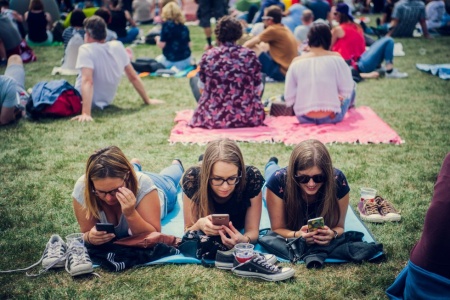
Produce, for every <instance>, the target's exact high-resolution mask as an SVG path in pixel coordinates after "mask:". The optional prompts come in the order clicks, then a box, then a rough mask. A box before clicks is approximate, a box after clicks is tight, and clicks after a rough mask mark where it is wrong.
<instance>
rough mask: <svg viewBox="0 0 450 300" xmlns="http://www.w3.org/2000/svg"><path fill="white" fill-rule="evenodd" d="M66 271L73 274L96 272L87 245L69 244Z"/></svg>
mask: <svg viewBox="0 0 450 300" xmlns="http://www.w3.org/2000/svg"><path fill="white" fill-rule="evenodd" d="M67 254H68V255H67V260H66V271H67V272H69V274H70V275H72V276H78V275H83V274H89V273H92V272H94V268H93V266H92V261H91V258H90V257H89V254H88V252H87V249H86V247H84V245H82V244H80V243H73V244H71V245H69V249H68V250H67Z"/></svg>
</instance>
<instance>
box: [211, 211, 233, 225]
mask: <svg viewBox="0 0 450 300" xmlns="http://www.w3.org/2000/svg"><path fill="white" fill-rule="evenodd" d="M211 219H212V223H213V225H216V226H221V225H224V226H227V227H228V224H230V215H229V214H212V215H211Z"/></svg>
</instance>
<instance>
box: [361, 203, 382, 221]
mask: <svg viewBox="0 0 450 300" xmlns="http://www.w3.org/2000/svg"><path fill="white" fill-rule="evenodd" d="M358 211H359V216H360V217H361V220H364V221H367V222H374V223H383V222H384V218H383V216H382V215H381V214H380V212H379V211H378V203H377V202H376V201H375V200H374V199H368V200H364V201H359V203H358Z"/></svg>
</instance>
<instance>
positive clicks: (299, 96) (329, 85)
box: [284, 55, 355, 116]
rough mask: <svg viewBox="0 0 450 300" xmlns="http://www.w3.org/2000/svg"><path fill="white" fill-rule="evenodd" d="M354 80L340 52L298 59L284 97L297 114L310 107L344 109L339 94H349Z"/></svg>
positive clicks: (305, 112)
mask: <svg viewBox="0 0 450 300" xmlns="http://www.w3.org/2000/svg"><path fill="white" fill-rule="evenodd" d="M354 85H355V83H354V81H353V77H352V74H351V71H350V68H349V66H348V65H347V63H346V62H345V61H344V59H343V58H342V57H341V56H335V55H327V56H319V57H311V58H305V59H295V60H293V61H292V63H291V65H290V66H289V69H288V72H287V74H286V84H285V89H284V98H285V100H286V105H287V106H292V105H293V106H294V112H295V115H296V116H301V115H305V114H307V113H309V112H311V111H333V112H335V113H339V112H341V102H340V100H339V96H343V97H344V99H345V98H347V97H348V96H350V94H351V93H352V91H353V88H354Z"/></svg>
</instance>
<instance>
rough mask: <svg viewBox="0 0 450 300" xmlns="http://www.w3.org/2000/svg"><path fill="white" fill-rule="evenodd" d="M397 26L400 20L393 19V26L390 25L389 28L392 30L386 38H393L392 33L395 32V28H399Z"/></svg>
mask: <svg viewBox="0 0 450 300" xmlns="http://www.w3.org/2000/svg"><path fill="white" fill-rule="evenodd" d="M397 25H398V19H394V18H392V20H391V24H390V25H389V27H390V28H391V29H390V30H389V32H388V33H387V34H386V36H391V35H392V33H393V32H394V29H395V27H397Z"/></svg>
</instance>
